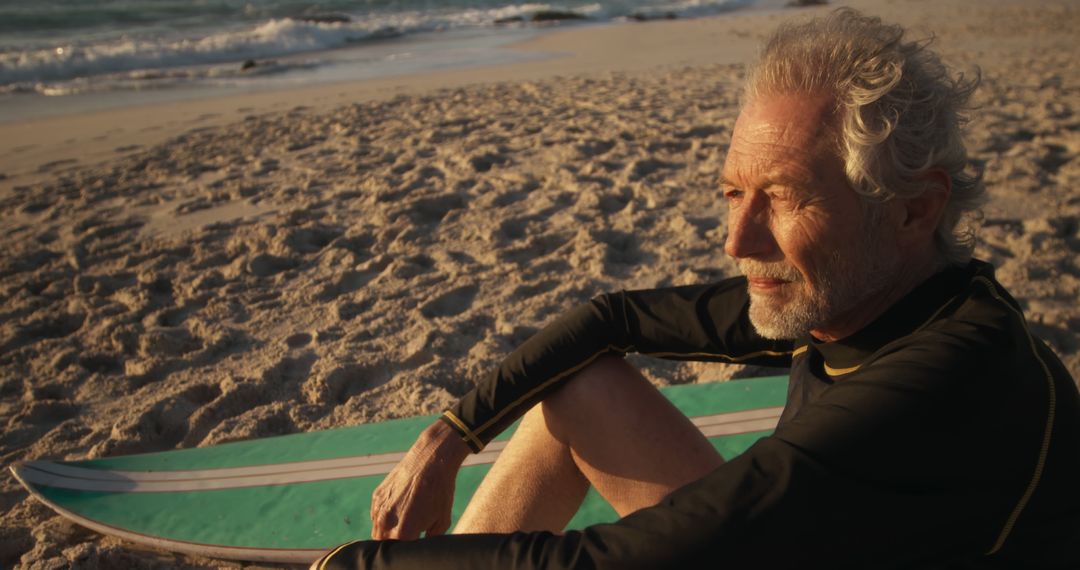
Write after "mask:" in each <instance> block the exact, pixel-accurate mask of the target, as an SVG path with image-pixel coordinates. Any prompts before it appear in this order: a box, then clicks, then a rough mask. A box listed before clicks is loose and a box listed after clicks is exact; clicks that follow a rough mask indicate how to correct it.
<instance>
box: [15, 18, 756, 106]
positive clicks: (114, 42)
mask: <svg viewBox="0 0 1080 570" xmlns="http://www.w3.org/2000/svg"><path fill="white" fill-rule="evenodd" d="M749 1H750V0H671V1H669V2H651V1H647V2H646V1H641V0H626V1H613V2H596V3H591V4H575V5H571V6H570V7H569V8H567V7H563V6H560V5H556V4H547V3H524V4H510V5H504V6H494V7H485V8H465V9H463V8H434V9H425V10H399V11H395V12H380V13H368V14H360V15H357V14H350V15H348V16H349V18H350V21H348V22H326V21H307V20H304V19H292V18H278V19H271V20H267V21H264V22H262V23H260V24H257V25H246V26H244V25H242V24H231V25H232V26H233V27H231V28H229V29H219V30H217V31H214V32H203V33H202V34H201V35H200V34H195V33H193V32H190V31H189V32H187V34H188V35H179V34H180V32H176V33H174V34H173V35H155V36H148V35H138V36H131V37H129V36H124V37H121V38H115V37H113V38H110V39H104V40H102V39H96V40H95V39H90V38H92V37H93V36H90V37H88V38H87V39H83V40H75V41H70V42H65V43H59V44H54V45H50V46H48V47H47V48H43V47H41V44H40V42H38V44H37V47H25V46H24V47H23V48H21V49H20V48H17V47H12V46H8V47H6V48H2V49H0V93H12V92H27V91H31V92H38V93H47V94H68V93H75V92H79V91H84V90H98V89H103V88H108V87H107V85H108V84H109V83H110V82H113V86H114V87H115V88H121V89H123V88H138V84H139V82H140V81H143V82H153V83H155V85H160V84H163V83H170V82H180V81H182V80H183V79H198V78H204V77H213V76H215V74H217V75H218V76H220V75H222V74H232V73H239V71H240V62H243V61H245V60H249V59H250V60H257V61H259V62H260V63H262V62H263V61H265V60H267V59H272V58H282V57H285V56H291V55H294V54H303V53H309V52H318V51H321V50H328V49H335V48H340V47H345V46H349V45H357V44H362V43H363V42H366V41H374V40H379V39H386V38H389V37H397V36H402V35H408V34H414V33H420V32H438V31H444V30H452V29H462V28H478V27H490V26H494V25H496V22H499V21H504V22H505V21H507V20H511V19H514V18H520V19H521V20H528V19H529V17H530V16H531V15H533V14H535V13H537V12H541V11H572V12H574V13H577V14H580V15H582V16H586V17H588V18H590V19H591V20H594V21H605V20H611V19H616V18H620V17H624V16H628V15H630V14H639V15H647V16H655V15H662V14H668V13H671V14H675V15H678V16H700V15H704V14H708V13H716V12H720V11H724V10H726V9H730V8H732V7H735V6H737V5H741V4H744V3H748V2H749ZM309 59H310V61H314V60H316V59H317V57H316V56H312V57H311V58H309ZM310 61H309V63H310ZM227 64H228V65H227ZM305 65H306V64H305ZM247 71H248V72H250V71H251V70H247ZM268 72H270V71H269V68H267V69H259V70H258V71H257V73H268ZM249 74H250V73H249ZM92 86H96V87H92Z"/></svg>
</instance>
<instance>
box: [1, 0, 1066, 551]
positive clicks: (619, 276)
mask: <svg viewBox="0 0 1080 570" xmlns="http://www.w3.org/2000/svg"><path fill="white" fill-rule="evenodd" d="M851 4H853V5H855V6H859V7H862V8H864V9H866V10H867V11H870V12H873V13H878V14H881V15H884V16H886V17H887V18H889V19H891V20H893V21H899V22H901V23H904V24H907V25H910V26H915V27H917V28H918V29H922V30H929V31H933V32H934V33H935V34H937V35H938V46H939V47H940V49H941V50H942V51H943V52H944V53H945V54H946V55H947V58H948V60H949V61H951V62H952V63H953V64H955V65H956V66H957V67H959V68H968V67H970V66H973V65H978V66H980V67H981V68H982V70H983V73H984V85H983V88H982V90H981V95H980V99H979V100H980V103H981V104H982V109H981V111H980V112H979V113H978V114H977V116H976V120H975V121H974V122H973V123H972V124H971V125H970V128H969V146H970V149H971V151H972V153H973V155H974V156H975V157H976V158H977V159H978V160H979V161H980V162H981V163H982V164H984V166H985V170H986V180H987V183H988V185H989V188H990V190H991V195H992V199H991V202H990V203H989V204H988V205H987V206H986V208H985V216H984V220H983V221H982V222H981V229H980V232H979V236H980V245H979V246H978V248H977V255H978V256H979V257H981V258H984V259H987V260H989V261H991V262H993V263H994V264H995V265H996V266H997V267H998V268H999V271H998V275H999V278H1000V280H1001V281H1002V283H1003V284H1004V285H1005V286H1006V287H1007V288H1009V289H1010V291H1011V292H1012V293H1013V294H1014V296H1016V298H1017V299H1018V300H1019V301H1020V302H1021V304H1022V305H1023V306H1024V309H1025V311H1026V313H1027V315H1028V319H1029V323H1030V325H1031V328H1032V331H1033V332H1034V333H1035V334H1037V335H1038V336H1040V337H1041V338H1043V339H1044V340H1046V341H1047V342H1048V343H1049V344H1050V346H1051V347H1053V348H1054V350H1055V351H1057V352H1058V354H1059V355H1061V357H1062V359H1063V360H1064V361H1065V363H1066V365H1067V366H1068V368H1069V370H1070V371H1071V373H1072V374H1073V376H1074V377H1077V378H1080V309H1078V303H1077V300H1078V298H1080V266H1078V264H1077V257H1078V252H1080V235H1078V231H1080V217H1078V216H1080V194H1078V193H1077V192H1076V190H1075V188H1077V187H1078V186H1080V163H1078V161H1076V160H1075V158H1076V156H1077V152H1078V150H1080V135H1078V134H1077V130H1078V127H1080V117H1078V116H1077V115H1075V114H1074V112H1075V111H1074V109H1073V107H1074V106H1075V105H1076V104H1077V101H1078V99H1077V92H1078V87H1077V84H1076V78H1077V77H1080V73H1078V71H1080V63H1078V62H1080V48H1078V47H1077V45H1076V43H1075V37H1074V36H1073V35H1071V34H1072V30H1075V29H1076V27H1077V26H1078V25H1080V7H1078V6H1076V5H1075V4H1070V3H1068V2H1027V1H1024V2H1021V1H1019V0H1014V1H1004V0H1001V1H988V2H980V3H978V4H977V5H971V4H969V3H963V2H959V1H956V0H941V1H935V2H923V1H895V2H884V1H881V0H877V1H873V2H851ZM820 11H821V9H806V10H802V9H800V10H784V11H776V12H753V13H744V14H738V15H733V16H730V17H725V18H714V19H708V20H695V21H685V22H679V21H676V22H653V23H648V24H627V25H625V26H611V27H607V28H604V29H601V30H585V31H583V30H567V31H559V32H555V33H552V34H549V35H546V36H543V37H541V38H539V39H537V40H535V41H533V42H531V43H530V45H526V46H522V47H521V48H520V49H533V50H541V51H545V52H552V53H553V52H569V53H571V54H574V55H569V56H565V57H551V58H549V59H546V60H543V61H539V62H533V63H528V64H521V65H520V66H516V67H506V66H503V67H497V68H484V69H473V70H464V71H457V72H442V73H439V74H432V75H427V76H421V77H411V78H394V79H387V80H380V81H373V82H366V83H359V84H350V85H333V86H324V87H320V88H315V89H308V90H300V91H290V92H279V93H271V94H264V95H260V96H250V97H247V98H246V99H243V98H229V99H219V100H211V101H198V102H193V103H186V104H177V105H173V106H170V107H167V108H134V109H125V110H120V111H111V112H106V113H93V114H86V115H80V116H77V117H66V118H64V119H49V120H40V121H33V122H28V123H24V124H16V125H4V126H0V133H2V136H0V141H2V142H0V172H2V173H4V174H3V176H2V177H0V185H2V186H0V212H2V216H3V220H4V223H3V228H2V230H0V248H2V249H3V251H4V254H3V257H2V262H0V291H2V295H3V306H2V309H0V422H2V423H3V425H4V426H5V428H4V431H3V435H2V436H0V461H2V463H3V465H4V466H5V467H6V466H7V465H9V464H10V463H12V462H15V461H20V460H27V459H35V458H70V459H73V458H85V457H101V456H108V455H117V454H128V453H141V452H148V451H157V450H166V449H173V448H182V447H193V446H205V445H212V444H217V443H222V442H228V441H235V440H241V439H247V438H252V437H262V436H269V435H276V434H286V433H295V432H302V431H309V430H317V429H324V428H330V427H336V426H343V425H352V424H358V423H364V422H371V421H378V420H384V419H389V418H397V417H404V416H411V415H416V414H430V413H436V412H438V411H440V410H442V409H443V408H445V407H446V406H448V405H450V404H451V403H452V402H454V401H455V400H456V398H458V397H460V396H461V395H462V394H464V393H465V392H466V391H468V390H469V389H470V388H471V387H472V386H473V385H474V383H475V382H476V381H477V380H478V379H479V378H481V377H482V375H483V374H485V372H487V371H488V370H490V369H491V367H493V366H494V365H495V364H496V363H497V362H498V361H499V360H500V359H501V358H502V356H504V355H505V354H506V353H507V352H508V351H509V350H511V349H512V348H513V347H514V346H515V345H517V344H518V343H520V342H521V341H522V340H524V339H525V338H527V337H528V336H529V335H530V334H532V333H533V332H535V331H536V330H537V329H538V328H539V327H541V326H543V324H544V323H545V322H547V321H549V320H550V319H552V318H553V317H554V316H555V315H557V314H559V313H560V312H562V311H564V310H566V309H567V308H569V307H570V306H572V305H573V304H575V303H578V302H581V301H584V300H586V299H588V298H589V297H591V296H593V295H595V294H597V293H600V292H603V291H608V290H617V289H621V288H636V287H653V286H663V285H673V284H686V283H696V282H702V281H708V280H715V279H719V278H723V277H726V276H730V275H734V274H735V273H736V271H735V267H734V265H733V264H732V263H731V261H730V260H728V259H727V258H726V257H725V256H724V254H723V252H722V242H723V239H724V235H725V233H726V228H725V221H724V217H725V206H724V205H723V204H722V203H721V201H720V200H719V196H718V191H717V187H716V184H715V179H716V176H717V174H718V172H719V170H720V168H721V165H722V160H723V155H724V152H725V150H726V148H727V145H728V142H729V139H730V129H731V126H732V124H733V121H734V119H735V116H736V115H737V112H738V107H737V105H738V86H739V82H740V80H741V78H742V76H743V74H744V71H745V67H744V66H745V63H746V62H747V61H748V59H749V58H750V57H751V56H752V53H753V46H754V45H756V43H757V42H758V41H759V39H760V38H761V37H763V36H764V35H765V34H766V33H767V32H768V31H769V30H770V29H772V28H773V27H774V26H775V25H776V24H777V23H778V22H779V21H781V20H783V19H786V18H790V17H801V16H804V15H806V14H809V13H815V12H820ZM605 34H607V35H605ZM605 38H606V39H605ZM612 46H615V47H612ZM729 48H730V49H729ZM635 50H637V51H635ZM635 362H636V363H638V364H640V365H642V366H643V367H644V368H645V371H646V374H647V376H648V377H649V378H650V379H651V380H652V381H653V382H655V383H657V384H659V385H663V384H673V383H687V382H705V381H717V380H725V379H729V378H733V377H740V376H750V375H755V374H757V373H760V372H761V371H760V370H748V369H744V368H743V367H739V366H725V365H716V364H713V365H704V364H694V363H671V362H663V361H655V360H646V359H642V358H636V359H635ZM0 506H2V509H3V515H2V521H0V566H4V567H10V566H13V567H15V568H26V569H30V568H35V569H37V568H42V569H44V568H67V567H79V568H120V567H124V568H128V567H131V568H135V567H165V568H180V567H183V568H216V567H236V566H239V565H240V564H238V563H230V562H223V561H215V560H208V559H197V558H191V557H184V556H179V555H173V554H169V553H164V552H158V551H152V550H148V549H145V548H142V547H138V546H134V545H131V544H129V543H124V542H120V541H118V540H115V539H112V538H108V537H102V536H100V535H97V534H94V533H91V532H89V531H86V530H83V529H80V528H78V527H76V526H73V525H71V524H69V523H67V522H66V521H64V520H63V519H62V518H60V517H58V516H56V515H54V514H53V513H52V512H51V511H49V510H48V509H46V508H45V507H43V506H41V505H40V504H38V503H37V502H35V501H34V500H33V499H30V498H29V497H28V495H27V493H26V492H25V491H23V490H22V489H21V488H20V487H19V486H18V484H17V483H16V482H15V481H14V480H13V478H11V477H10V475H9V474H8V473H7V472H6V470H5V472H4V475H3V479H2V480H0ZM264 566H266V565H264Z"/></svg>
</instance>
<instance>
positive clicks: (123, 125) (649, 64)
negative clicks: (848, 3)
mask: <svg viewBox="0 0 1080 570" xmlns="http://www.w3.org/2000/svg"><path fill="white" fill-rule="evenodd" d="M781 6H782V2H780V1H778V0H768V1H765V2H762V3H760V4H755V5H753V6H750V7H747V8H743V9H739V10H734V11H732V12H729V13H725V14H721V15H716V16H708V17H703V18H693V19H683V20H653V21H647V22H619V23H613V22H605V23H598V24H595V25H580V26H570V27H566V28H559V27H556V26H553V27H552V28H551V29H547V30H529V31H530V32H532V33H533V34H534V35H533V37H531V38H529V39H525V40H521V41H515V42H511V43H508V44H506V45H502V46H500V47H498V48H495V49H496V50H500V51H502V52H506V53H509V54H511V55H509V56H507V57H509V58H511V59H514V61H512V62H510V63H494V64H484V63H481V64H478V65H465V64H461V65H457V66H452V67H448V68H445V69H438V70H429V71H422V72H414V73H413V72H411V73H404V74H389V75H384V76H380V77H375V78H369V79H359V80H342V81H328V82H325V83H319V84H316V85H313V86H304V87H295V86H289V87H270V88H260V89H255V90H252V91H250V92H246V91H244V92H238V93H235V92H232V93H230V92H227V91H226V92H224V93H223V92H219V91H217V90H214V89H211V90H198V89H194V90H190V91H191V96H190V97H186V96H185V95H184V92H185V91H189V90H188V89H187V88H178V89H176V90H166V91H163V92H162V93H161V94H160V95H157V96H156V97H160V98H162V99H164V100H163V101H159V102H155V101H149V102H147V101H141V102H140V101H138V99H139V96H138V95H137V94H133V93H129V92H120V93H118V94H117V96H119V97H122V98H132V99H134V100H135V102H134V103H133V104H132V105H130V106H126V107H120V108H116V107H111V108H106V109H95V110H87V111H81V112H79V111H76V112H72V113H61V114H56V115H50V116H44V117H37V118H31V119H26V120H16V121H9V122H0V197H2V196H4V195H7V194H8V193H10V192H11V191H12V190H13V189H14V188H15V187H18V186H25V185H28V184H33V183H36V182H38V181H40V180H44V179H46V178H48V176H50V175H52V174H53V173H55V172H56V171H58V170H65V169H68V168H78V167H80V166H88V165H94V164H100V163H101V162H102V161H106V160H110V159H114V158H119V157H122V156H124V155H125V154H127V153H129V152H131V151H134V150H138V149H143V148H147V147H149V146H153V145H155V144H160V143H161V142H164V141H166V140H168V139H169V138H171V137H173V136H176V135H179V134H181V133H183V132H185V131H188V130H191V129H200V128H207V127H213V126H220V125H224V124H228V123H230V122H235V121H238V120H241V119H243V118H244V117H245V116H248V115H251V114H259V113H272V112H280V111H287V110H289V109H291V108H293V107H296V106H305V107H309V108H312V109H314V110H326V109H329V108H333V107H336V106H342V105H348V104H353V103H363V102H367V101H374V100H380V99H384V98H388V97H393V96H396V95H415V94H419V93H425V92H430V91H433V90H437V89H445V88H456V87H463V86H466V85H476V84H489V83H501V82H514V81H530V80H537V79H543V78H548V77H553V76H563V75H566V76H576V75H581V74H589V73H599V72H642V71H646V70H649V69H661V68H665V67H671V66H688V65H689V66H693V65H709V64H714V63H743V62H746V61H749V60H750V59H752V58H753V56H754V54H756V50H757V47H758V46H757V42H758V40H757V37H752V34H750V33H749V32H743V31H742V30H741V27H742V26H740V25H738V22H739V21H740V20H742V19H743V18H749V20H750V24H749V25H748V26H747V27H748V28H750V29H753V28H754V27H755V26H758V25H759V24H758V23H757V22H758V21H760V20H761V19H765V20H774V19H776V18H779V17H783V16H784V10H783V9H782V8H781ZM793 10H794V11H795V12H805V13H811V12H810V11H813V10H817V11H821V7H818V8H800V9H793ZM733 23H734V24H736V25H734V26H733V25H732V24H733ZM718 28H724V29H725V32H726V33H725V40H726V44H725V49H724V50H721V51H718V52H710V51H708V50H703V49H702V46H703V45H707V43H708V41H707V38H708V37H710V36H712V35H714V34H715V33H716V30H717V29H718ZM496 59H497V58H496ZM100 96H102V97H105V96H108V94H101V95H100ZM173 96H175V98H176V100H172V99H173ZM56 103H57V104H63V99H62V98H61V99H57V100H56ZM128 125H138V129H136V130H132V129H131V128H130V127H128Z"/></svg>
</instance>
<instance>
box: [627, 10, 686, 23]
mask: <svg viewBox="0 0 1080 570" xmlns="http://www.w3.org/2000/svg"><path fill="white" fill-rule="evenodd" d="M678 17H679V15H678V14H676V13H675V12H668V13H666V14H662V15H661V14H642V13H641V12H634V13H633V14H630V15H629V16H627V18H629V19H631V20H634V21H635V22H648V21H650V20H674V19H676V18H678Z"/></svg>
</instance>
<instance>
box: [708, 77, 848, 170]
mask: <svg viewBox="0 0 1080 570" xmlns="http://www.w3.org/2000/svg"><path fill="white" fill-rule="evenodd" d="M831 111H832V99H831V98H830V97H827V96H825V95H809V94H798V95H774V96H768V97H762V98H760V99H758V100H755V101H752V102H751V103H749V104H748V105H747V106H746V107H745V108H744V109H743V111H742V113H740V114H739V118H738V120H737V121H736V122H735V129H734V131H733V132H732V135H731V147H730V148H729V149H728V153H727V158H726V160H725V163H724V176H725V178H729V179H739V180H738V182H739V183H740V184H746V183H750V182H751V179H757V178H760V177H762V176H765V177H784V178H794V179H807V181H812V180H817V179H820V178H821V175H822V172H821V169H823V168H826V167H827V166H834V164H828V163H836V162H837V161H838V160H839V159H838V157H837V156H836V153H835V152H834V150H833V145H832V144H830V136H829V134H830V128H829V127H830V124H831V119H832V113H831Z"/></svg>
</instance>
